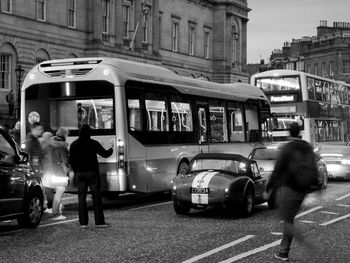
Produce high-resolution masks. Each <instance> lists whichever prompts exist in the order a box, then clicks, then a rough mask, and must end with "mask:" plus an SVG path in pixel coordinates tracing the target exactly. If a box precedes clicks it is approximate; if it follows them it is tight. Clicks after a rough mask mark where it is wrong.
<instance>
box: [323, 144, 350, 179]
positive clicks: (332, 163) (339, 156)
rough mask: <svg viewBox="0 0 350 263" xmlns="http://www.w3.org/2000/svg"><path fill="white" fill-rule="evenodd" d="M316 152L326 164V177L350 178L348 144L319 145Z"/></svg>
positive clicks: (349, 151) (349, 148) (349, 149)
mask: <svg viewBox="0 0 350 263" xmlns="http://www.w3.org/2000/svg"><path fill="white" fill-rule="evenodd" d="M318 152H319V154H320V155H321V156H322V158H323V160H324V161H325V163H326V165H327V171H328V178H330V179H346V180H349V179H350V147H349V146H344V145H321V146H320V147H319V151H318Z"/></svg>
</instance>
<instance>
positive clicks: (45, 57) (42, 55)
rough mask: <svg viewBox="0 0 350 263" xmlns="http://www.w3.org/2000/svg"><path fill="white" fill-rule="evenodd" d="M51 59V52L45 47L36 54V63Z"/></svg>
mask: <svg viewBox="0 0 350 263" xmlns="http://www.w3.org/2000/svg"><path fill="white" fill-rule="evenodd" d="M47 60H50V56H49V53H48V52H47V51H46V50H45V49H39V50H38V52H37V53H36V56H35V65H37V64H40V63H41V62H44V61H47Z"/></svg>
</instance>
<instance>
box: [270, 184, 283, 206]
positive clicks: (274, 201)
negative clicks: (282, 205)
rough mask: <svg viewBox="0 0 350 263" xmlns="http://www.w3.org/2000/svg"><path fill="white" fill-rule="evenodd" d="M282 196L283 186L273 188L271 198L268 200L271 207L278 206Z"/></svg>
mask: <svg viewBox="0 0 350 263" xmlns="http://www.w3.org/2000/svg"><path fill="white" fill-rule="evenodd" d="M280 196H281V188H280V187H276V188H275V189H274V190H273V192H272V194H271V196H270V198H269V200H267V205H268V207H269V208H270V209H275V208H278V205H279V199H280Z"/></svg>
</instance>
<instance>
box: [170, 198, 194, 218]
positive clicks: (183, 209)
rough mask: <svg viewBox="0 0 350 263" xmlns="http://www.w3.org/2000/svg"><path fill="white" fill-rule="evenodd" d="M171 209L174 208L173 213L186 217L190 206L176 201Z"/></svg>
mask: <svg viewBox="0 0 350 263" xmlns="http://www.w3.org/2000/svg"><path fill="white" fill-rule="evenodd" d="M173 207H174V210H175V213H176V214H178V215H188V213H189V212H190V210H191V207H190V206H188V205H185V204H183V203H181V202H179V201H176V200H174V201H173Z"/></svg>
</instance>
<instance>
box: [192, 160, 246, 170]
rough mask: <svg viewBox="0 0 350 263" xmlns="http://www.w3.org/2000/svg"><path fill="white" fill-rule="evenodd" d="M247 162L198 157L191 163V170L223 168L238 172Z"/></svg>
mask: <svg viewBox="0 0 350 263" xmlns="http://www.w3.org/2000/svg"><path fill="white" fill-rule="evenodd" d="M243 166H244V167H245V164H244V163H242V162H238V161H236V160H224V159H196V160H194V161H192V162H191V164H190V169H189V171H190V172H195V171H203V170H222V171H229V172H232V173H238V172H239V170H240V169H242V167H243Z"/></svg>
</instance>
